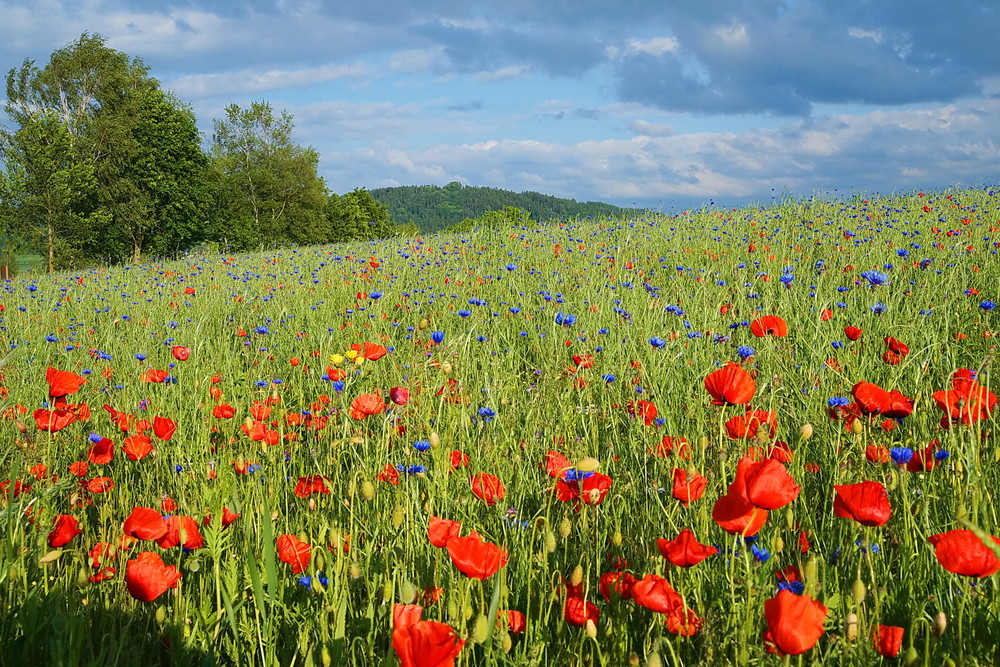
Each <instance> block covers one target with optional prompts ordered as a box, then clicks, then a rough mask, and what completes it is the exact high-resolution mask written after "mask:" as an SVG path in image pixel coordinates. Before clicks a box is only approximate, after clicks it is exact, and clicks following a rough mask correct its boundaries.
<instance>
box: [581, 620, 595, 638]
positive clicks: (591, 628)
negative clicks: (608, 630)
mask: <svg viewBox="0 0 1000 667" xmlns="http://www.w3.org/2000/svg"><path fill="white" fill-rule="evenodd" d="M583 627H584V630H586V632H587V636H588V637H590V638H591V639H597V624H596V623H594V620H593V619H590V618H588V619H587V623H586V624H585V625H584V626H583Z"/></svg>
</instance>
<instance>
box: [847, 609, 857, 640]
mask: <svg viewBox="0 0 1000 667" xmlns="http://www.w3.org/2000/svg"><path fill="white" fill-rule="evenodd" d="M844 636H845V637H846V638H847V641H849V642H852V641H854V640H855V639H857V638H858V615H857V614H855V613H854V612H853V611H852V612H851V613H850V614H848V615H847V619H846V620H845V621H844Z"/></svg>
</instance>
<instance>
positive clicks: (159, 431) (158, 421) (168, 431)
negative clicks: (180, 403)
mask: <svg viewBox="0 0 1000 667" xmlns="http://www.w3.org/2000/svg"><path fill="white" fill-rule="evenodd" d="M176 430H177V422H175V421H174V420H173V419H167V418H166V417H161V416H160V415H156V416H155V417H153V434H154V435H156V437H157V438H159V439H160V440H163V441H167V440H170V438H172V437H174V432H175V431H176Z"/></svg>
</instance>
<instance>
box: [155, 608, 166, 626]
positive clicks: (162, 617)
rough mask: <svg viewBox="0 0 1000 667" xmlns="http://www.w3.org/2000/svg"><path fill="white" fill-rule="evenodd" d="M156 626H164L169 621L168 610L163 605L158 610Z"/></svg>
mask: <svg viewBox="0 0 1000 667" xmlns="http://www.w3.org/2000/svg"><path fill="white" fill-rule="evenodd" d="M155 618H156V624H157V625H163V624H164V623H165V622H166V621H167V608H166V607H164V606H163V605H162V604H161V605H160V606H159V607H157V608H156V614H155Z"/></svg>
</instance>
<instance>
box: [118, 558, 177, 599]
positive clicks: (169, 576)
mask: <svg viewBox="0 0 1000 667" xmlns="http://www.w3.org/2000/svg"><path fill="white" fill-rule="evenodd" d="M180 579H181V573H180V572H179V571H178V570H177V567H175V566H174V565H165V564H164V563H163V559H162V558H160V556H159V555H157V554H155V553H153V552H152V551H143V552H142V553H140V554H138V555H137V556H136V557H135V558H134V559H133V560H130V561H129V562H128V564H127V565H126V567H125V588H127V589H128V592H129V595H131V596H132V597H134V598H135V599H136V600H139V601H141V602H152V601H153V600H155V599H156V598H158V597H160V596H161V595H163V594H164V593H165V592H166V591H167V589H168V588H177V582H178V581H180Z"/></svg>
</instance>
